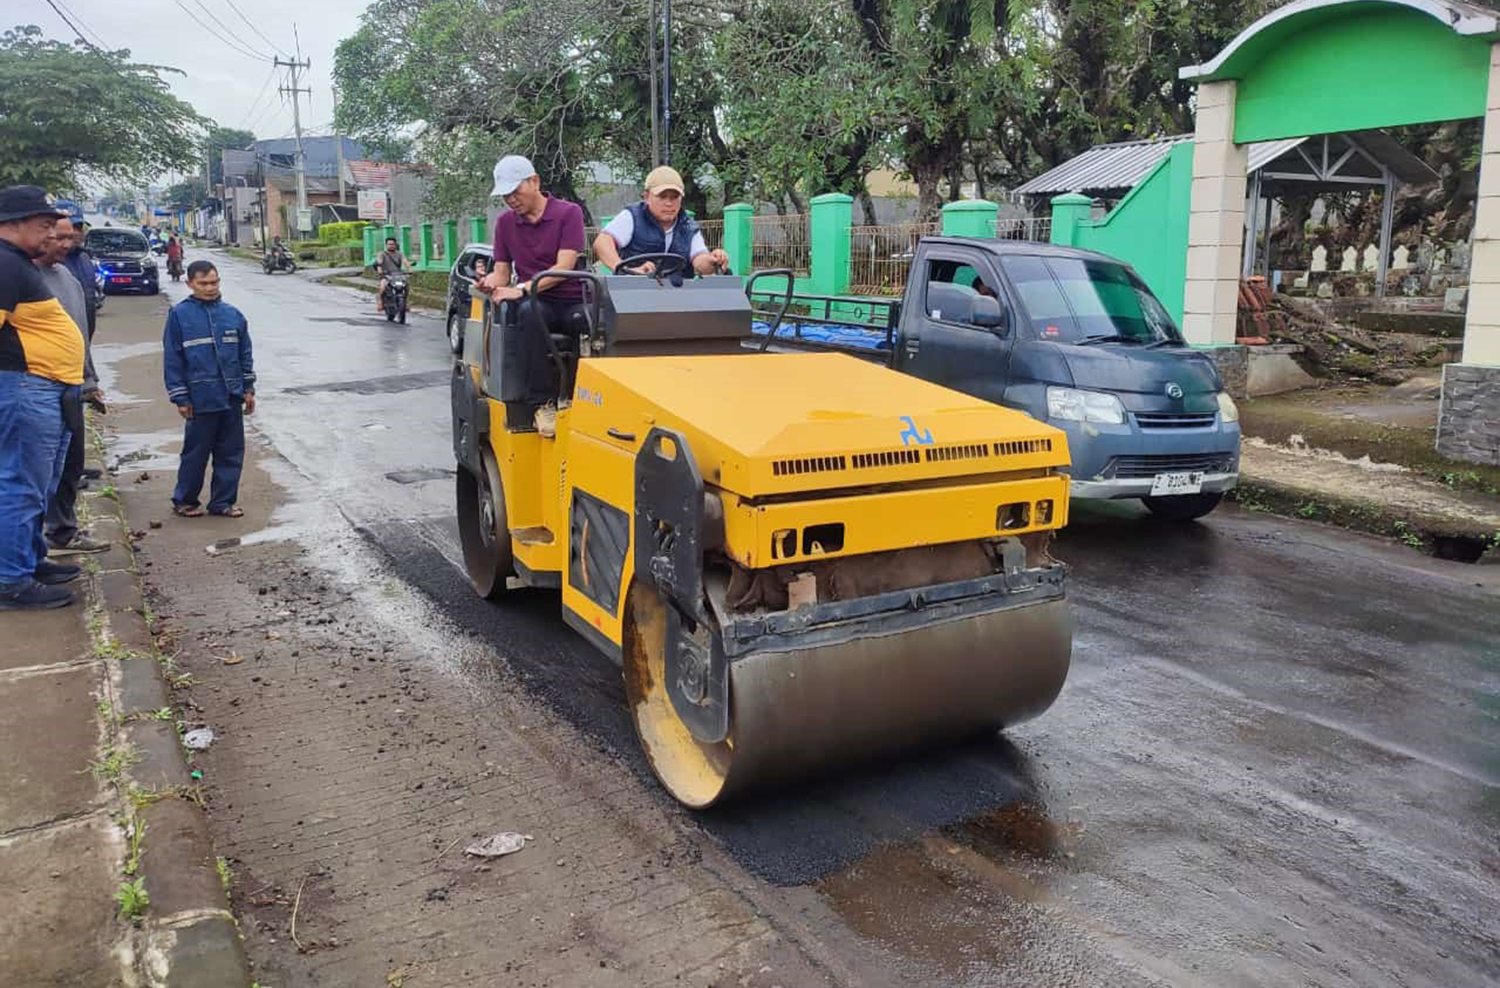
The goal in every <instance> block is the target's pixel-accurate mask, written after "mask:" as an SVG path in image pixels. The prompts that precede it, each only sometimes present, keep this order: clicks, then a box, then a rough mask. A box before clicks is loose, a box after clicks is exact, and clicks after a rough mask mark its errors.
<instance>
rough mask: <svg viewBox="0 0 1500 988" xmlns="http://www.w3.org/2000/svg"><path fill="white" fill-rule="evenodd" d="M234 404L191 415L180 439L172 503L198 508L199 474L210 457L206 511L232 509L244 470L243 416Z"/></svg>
mask: <svg viewBox="0 0 1500 988" xmlns="http://www.w3.org/2000/svg"><path fill="white" fill-rule="evenodd" d="M230 400H231V401H234V402H236V403H235V404H234V406H233V407H231V408H229V409H228V410H226V411H222V412H194V413H193V417H192V418H190V419H188V420H187V427H186V428H185V429H184V430H183V435H182V462H181V464H180V465H179V466H178V468H177V489H176V490H174V491H173V492H172V503H173V504H175V505H177V506H178V507H191V508H195V507H197V506H198V504H199V501H198V495H199V494H200V493H201V492H202V490H203V474H204V471H205V470H207V468H208V461H209V457H213V462H214V477H213V482H212V484H211V485H210V486H209V492H208V494H209V496H208V510H209V511H211V512H214V513H216V514H222V513H223V512H225V511H228V510H229V509H230V508H232V507H234V502H235V501H237V500H238V499H239V496H240V471H241V470H243V469H244V466H245V413H244V410H243V409H242V408H241V407H240V405H239V404H238V401H237V398H236V397H235V396H233V395H231V396H230Z"/></svg>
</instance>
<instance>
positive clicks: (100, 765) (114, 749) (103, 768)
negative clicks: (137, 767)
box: [89, 744, 141, 785]
mask: <svg viewBox="0 0 1500 988" xmlns="http://www.w3.org/2000/svg"><path fill="white" fill-rule="evenodd" d="M140 760H141V754H140V752H138V751H136V750H135V748H134V747H132V746H131V745H128V744H112V745H110V746H109V747H108V748H105V749H104V755H103V757H101V758H100V759H99V760H98V761H96V762H90V763H89V769H90V770H91V771H92V772H93V773H94V778H96V779H98V780H100V781H101V782H113V783H115V784H116V785H118V784H119V782H120V780H121V779H122V778H124V776H125V770H126V769H127V768H129V767H130V766H132V765H134V764H135V763H136V762H138V761H140Z"/></svg>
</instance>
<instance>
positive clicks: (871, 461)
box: [854, 449, 922, 470]
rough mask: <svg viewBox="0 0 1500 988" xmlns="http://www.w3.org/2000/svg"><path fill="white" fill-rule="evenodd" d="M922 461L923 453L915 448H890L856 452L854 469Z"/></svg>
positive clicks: (896, 465)
mask: <svg viewBox="0 0 1500 988" xmlns="http://www.w3.org/2000/svg"><path fill="white" fill-rule="evenodd" d="M920 462H922V454H921V453H919V452H917V451H916V450H914V449H888V450H886V451H885V452H883V453H855V454H854V469H856V470H864V469H866V468H868V467H899V466H901V465H902V464H906V463H920Z"/></svg>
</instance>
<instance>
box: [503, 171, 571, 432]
mask: <svg viewBox="0 0 1500 988" xmlns="http://www.w3.org/2000/svg"><path fill="white" fill-rule="evenodd" d="M490 194H491V195H494V196H498V197H500V198H501V199H503V200H505V205H507V206H509V207H510V211H509V212H505V213H501V214H500V215H499V216H498V217H497V218H496V219H495V244H494V263H495V266H494V268H493V270H491V271H490V273H489V274H487V275H485V277H484V278H483V279H481V280H480V282H479V284H480V287H482V288H483V289H484V290H485V291H488V292H489V293H490V297H491V298H493V299H494V300H495V301H496V302H497V303H498V302H512V303H515V304H516V311H515V312H514V313H513V316H514V318H515V320H516V322H515V325H517V326H520V327H523V329H524V332H523V334H522V336H521V339H522V341H523V347H522V355H521V360H522V364H523V366H524V367H525V368H526V394H525V396H524V398H523V399H522V400H524V401H526V402H527V403H528V404H531V405H534V406H536V409H537V411H536V415H535V421H536V428H537V431H538V432H540V433H541V434H542V435H543V436H551V435H553V434H554V431H555V420H556V417H557V403H558V398H559V390H560V388H561V386H562V383H563V382H561V381H559V380H558V373H557V367H556V365H555V364H553V362H552V359H551V352H550V350H549V349H548V347H547V341H546V339H544V338H543V337H542V330H541V329H540V328H538V326H537V323H538V320H537V319H536V318H535V316H534V315H533V312H532V310H535V312H536V313H539V314H540V315H541V320H540V321H541V323H542V326H544V327H545V331H546V332H555V333H562V334H567V335H570V336H583V335H586V334H587V333H588V315H587V312H586V311H585V307H584V304H583V285H582V283H581V282H579V281H578V280H576V279H562V278H543V279H542V280H540V281H538V282H537V283H536V286H535V289H534V291H535V296H534V297H533V294H532V292H533V288H532V285H531V280H532V279H533V278H535V277H536V276H537V275H538V274H540V273H541V272H543V271H547V270H553V269H559V270H564V271H571V270H573V267H574V265H575V264H577V262H578V258H579V256H580V255H581V254H582V253H583V247H584V242H583V236H584V235H583V210H582V209H581V208H579V206H578V204H577V203H573V202H568V201H567V200H565V199H554V198H553V197H552V196H549V195H547V194H546V193H545V192H543V191H542V180H541V179H540V178H538V177H537V173H536V168H534V167H533V166H532V164H531V162H530V161H528V160H526V159H525V158H523V157H521V156H520V155H518V154H512V155H507V156H506V157H504V158H501V159H500V160H499V162H497V163H496V165H495V187H494V189H493V190H492V192H491V193H490ZM512 271H514V273H515V277H516V280H517V284H515V285H512V284H511V273H512ZM564 403H566V399H564Z"/></svg>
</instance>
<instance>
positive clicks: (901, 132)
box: [335, 0, 1286, 222]
mask: <svg viewBox="0 0 1500 988" xmlns="http://www.w3.org/2000/svg"><path fill="white" fill-rule="evenodd" d="M1284 2H1286V0H673V4H672V10H673V16H674V36H673V39H672V49H671V50H672V70H673V71H672V91H671V99H672V111H673V118H672V130H671V163H672V164H673V165H674V166H676V167H677V168H678V170H679V171H681V172H682V174H683V177H684V179H685V181H686V184H687V186H688V189H687V199H688V206H689V208H691V209H694V210H695V211H697V212H698V213H699V215H704V210H706V208H707V203H708V192H709V190H710V188H711V187H715V186H716V187H718V191H719V193H720V197H719V198H718V201H720V202H728V201H733V200H736V199H755V200H757V201H760V202H769V203H772V204H776V205H778V206H782V207H790V208H792V209H797V210H800V209H802V208H804V206H805V203H806V200H807V199H808V198H809V197H811V196H814V195H818V194H820V193H823V192H831V191H838V192H845V193H848V194H850V195H853V196H856V197H858V198H860V199H861V200H862V201H863V202H864V204H865V215H866V222H874V213H873V207H872V205H871V203H870V199H869V196H868V194H867V191H866V188H867V187H866V180H867V177H868V176H869V174H870V173H871V172H872V171H874V170H877V169H890V170H892V171H895V172H897V173H899V174H903V175H905V176H908V177H910V179H911V180H912V181H913V182H914V183H915V185H916V186H917V188H918V192H919V194H918V200H919V204H920V212H921V214H922V215H923V216H924V217H927V218H932V217H935V216H936V214H937V211H938V209H939V208H940V207H941V205H942V203H943V201H944V200H946V199H954V198H957V197H958V196H959V195H960V189H961V187H963V186H965V185H966V184H967V183H970V182H973V183H976V184H977V186H978V188H979V190H980V192H981V194H983V193H984V192H985V191H986V190H991V189H997V188H1005V187H1009V186H1013V185H1015V184H1018V183H1020V182H1022V181H1024V180H1025V179H1027V178H1029V177H1031V176H1033V175H1035V174H1037V173H1039V172H1041V171H1043V170H1045V169H1047V168H1050V167H1052V166H1053V165H1056V164H1058V163H1060V162H1062V161H1063V160H1065V159H1067V158H1068V157H1071V156H1072V155H1074V154H1077V153H1079V152H1080V151H1082V150H1084V149H1086V148H1088V147H1089V146H1091V145H1093V144H1096V143H1100V142H1105V141H1119V140H1132V139H1139V138H1149V137H1155V136H1161V135H1166V134H1177V133H1184V132H1188V131H1191V129H1192V106H1193V98H1194V92H1195V90H1194V87H1193V86H1192V85H1191V84H1190V83H1184V82H1183V81H1181V80H1180V79H1178V78H1177V69H1178V68H1179V67H1180V66H1182V65H1188V64H1194V63H1198V62H1202V61H1205V60H1207V59H1208V58H1210V57H1212V56H1213V55H1214V54H1215V53H1216V52H1217V51H1219V50H1220V49H1221V48H1222V47H1223V46H1224V45H1225V44H1227V43H1228V42H1229V41H1230V40H1231V39H1232V38H1233V37H1234V35H1235V34H1236V33H1238V32H1239V31H1240V30H1241V29H1242V28H1244V27H1245V26H1246V25H1247V24H1249V23H1250V22H1251V21H1253V20H1254V19H1256V18H1257V17H1259V16H1261V15H1262V14H1264V13H1266V12H1267V11H1269V10H1271V9H1273V8H1275V7H1277V6H1279V5H1280V4H1281V3H1284ZM652 6H653V4H650V3H643V2H641V0H547V2H545V3H544V2H542V0H374V2H372V3H371V4H370V6H369V8H368V10H367V11H366V13H365V15H364V17H363V18H362V21H361V26H360V28H359V30H358V31H356V32H355V33H354V34H353V35H352V36H350V37H348V38H346V39H345V40H344V41H343V43H342V44H341V45H340V46H339V49H338V53H337V57H336V66H335V76H336V78H337V80H338V83H339V87H340V91H341V93H342V96H343V98H342V100H341V102H340V104H339V111H338V113H339V123H340V125H341V126H342V127H344V128H345V129H346V130H347V131H348V132H349V133H352V134H354V135H355V136H357V137H359V138H360V139H361V140H363V141H365V142H367V143H379V142H380V141H382V140H385V139H389V138H390V137H391V135H394V134H410V133H415V134H416V135H417V138H416V140H417V150H416V153H417V154H418V155H419V156H420V157H421V158H422V159H423V160H424V161H427V162H430V163H431V164H433V165H434V166H435V168H436V180H435V182H434V184H433V198H434V202H433V203H432V205H433V206H434V207H436V208H438V209H441V210H445V211H459V210H463V209H468V208H472V207H475V206H478V205H480V204H482V203H483V202H485V201H487V198H488V196H487V193H488V182H487V181H486V178H487V176H488V174H489V170H490V168H491V166H492V165H493V163H494V161H495V160H496V158H498V157H499V156H500V155H502V154H507V153H519V154H526V155H528V156H529V157H531V158H532V160H533V161H534V162H535V163H536V165H537V168H538V170H539V171H540V172H541V174H542V175H543V177H544V179H545V181H546V183H547V185H548V186H549V187H550V188H552V189H555V190H556V191H557V192H558V193H559V194H561V195H564V196H568V197H570V198H575V199H577V198H581V196H580V195H579V192H580V191H581V190H582V189H583V188H584V187H585V186H586V185H587V183H588V182H589V180H590V178H591V174H590V171H589V169H590V167H591V166H593V165H595V164H598V163H602V164H605V165H608V166H611V167H613V168H614V169H616V170H617V171H618V172H619V173H621V174H628V175H642V174H644V173H645V172H646V171H647V170H648V169H649V168H650V167H651V165H652V164H653V157H652V144H651V102H650V89H651V75H652V67H653V64H654V61H653V59H652V57H651V46H650V35H651V32H650V30H649V27H650V25H649V23H648V17H649V11H650V9H651V7H652ZM654 6H655V8H656V10H657V12H658V13H659V11H660V0H658V2H657V3H655V4H654Z"/></svg>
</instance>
